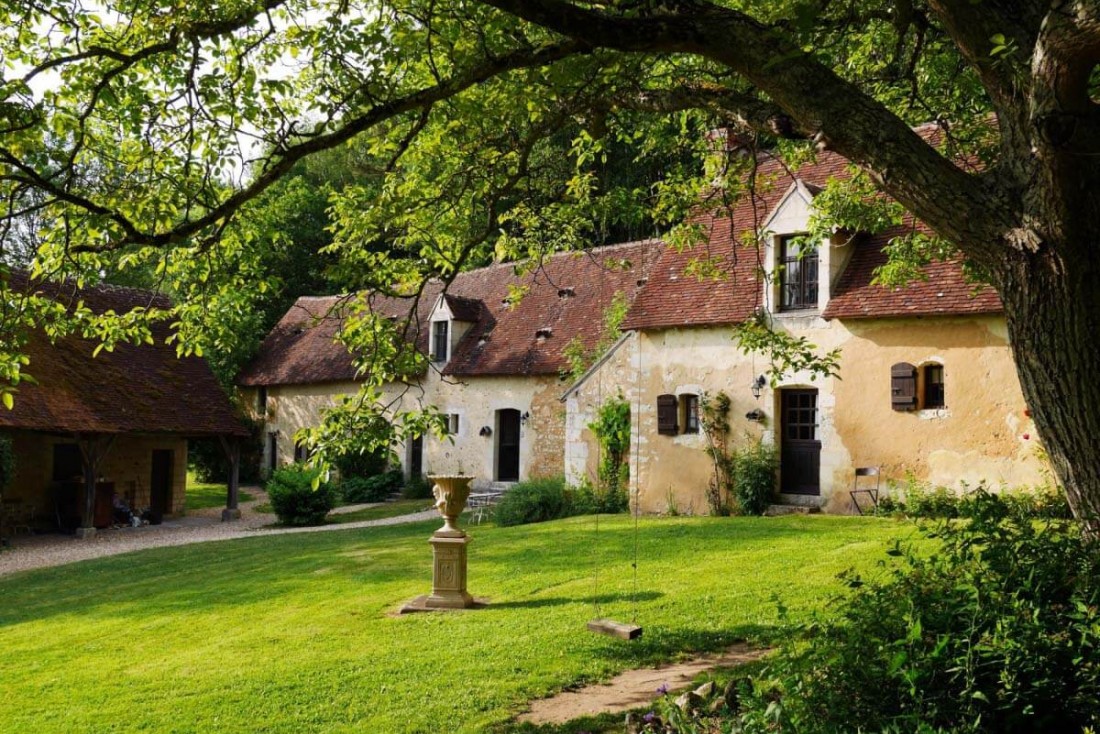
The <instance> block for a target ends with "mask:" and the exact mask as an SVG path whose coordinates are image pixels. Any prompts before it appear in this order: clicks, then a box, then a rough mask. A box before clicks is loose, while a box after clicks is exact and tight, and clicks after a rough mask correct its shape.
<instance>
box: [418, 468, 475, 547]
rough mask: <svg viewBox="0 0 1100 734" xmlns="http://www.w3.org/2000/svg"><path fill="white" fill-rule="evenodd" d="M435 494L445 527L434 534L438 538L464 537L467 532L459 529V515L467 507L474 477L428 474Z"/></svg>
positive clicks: (436, 504) (437, 507)
mask: <svg viewBox="0 0 1100 734" xmlns="http://www.w3.org/2000/svg"><path fill="white" fill-rule="evenodd" d="M428 481H430V482H431V483H432V485H433V486H432V494H433V495H435V508H436V509H437V510H439V514H440V515H442V516H443V527H441V528H440V529H439V530H436V531H435V533H434V534H433V535H434V536H435V537H437V538H463V537H465V536H466V533H465V532H464V531H462V530H459V529H458V524H457V523H458V516H459V515H461V514H462V511H463V510H465V509H466V500H467V499H469V497H470V483H471V482H472V481H474V478H473V477H469V476H462V475H459V474H454V475H441V476H435V475H428Z"/></svg>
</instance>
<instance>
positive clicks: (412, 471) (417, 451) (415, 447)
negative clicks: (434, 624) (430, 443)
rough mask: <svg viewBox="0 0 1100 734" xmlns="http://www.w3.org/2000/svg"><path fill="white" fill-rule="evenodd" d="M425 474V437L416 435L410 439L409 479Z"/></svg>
mask: <svg viewBox="0 0 1100 734" xmlns="http://www.w3.org/2000/svg"><path fill="white" fill-rule="evenodd" d="M422 476H424V437H423V436H414V437H413V438H410V439H409V479H419V478H420V477H422Z"/></svg>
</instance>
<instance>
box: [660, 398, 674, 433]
mask: <svg viewBox="0 0 1100 734" xmlns="http://www.w3.org/2000/svg"><path fill="white" fill-rule="evenodd" d="M678 409H679V401H678V400H677V399H676V396H675V395H658V396H657V433H660V434H661V435H663V436H675V435H676V434H677V433H679V423H678V422H677V418H678V416H677V415H676V413H677V412H678Z"/></svg>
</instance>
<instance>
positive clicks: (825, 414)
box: [563, 153, 1044, 512]
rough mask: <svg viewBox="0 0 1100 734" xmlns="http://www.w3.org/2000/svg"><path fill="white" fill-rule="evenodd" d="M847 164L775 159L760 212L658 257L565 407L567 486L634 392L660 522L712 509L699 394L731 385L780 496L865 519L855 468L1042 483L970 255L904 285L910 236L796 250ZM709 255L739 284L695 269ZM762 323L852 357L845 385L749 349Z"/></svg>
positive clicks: (640, 461)
mask: <svg viewBox="0 0 1100 734" xmlns="http://www.w3.org/2000/svg"><path fill="white" fill-rule="evenodd" d="M846 166H847V162H846V161H845V160H844V159H842V158H840V157H839V156H837V155H835V154H831V153H825V154H823V155H821V156H819V157H818V160H817V161H816V162H815V163H812V164H807V165H805V166H803V167H802V168H801V169H800V170H798V171H797V172H796V173H794V174H792V173H791V172H789V171H788V170H787V169H786V168H784V167H782V166H781V165H780V164H779V163H778V162H776V161H769V162H765V163H764V164H763V166H762V168H761V171H760V174H761V177H762V178H764V179H769V180H770V188H769V189H768V190H767V191H766V192H765V193H764V194H763V197H762V200H759V201H757V202H755V209H754V203H753V202H752V201H750V200H748V199H747V197H746V199H745V200H743V201H741V202H739V204H738V205H737V207H736V208H735V210H734V211H733V212H732V215H731V214H730V213H728V212H722V213H721V214H706V215H701V216H700V218H699V223H700V224H702V225H703V226H704V228H705V230H706V232H707V241H706V244H705V246H702V247H697V248H695V250H687V251H683V252H678V251H676V250H673V249H667V248H665V249H663V250H662V252H661V255H660V259H659V260H658V261H657V263H656V264H655V265H654V266H653V267H652V268H651V269H650V273H649V278H648V281H647V282H646V285H645V287H644V288H643V289H642V291H641V292H640V293H639V294H638V296H637V297H636V298H635V299H634V302H633V305H632V307H631V309H630V311H629V313H628V314H627V317H626V319H625V321H624V323H623V328H624V330H625V334H626V336H625V337H624V338H623V339H622V340H621V341H620V342H619V343H618V344H617V345H616V347H615V349H614V350H613V353H611V354H609V355H607V356H606V357H605V358H604V359H603V360H602V361H601V362H600V363H599V364H598V365H596V366H595V368H594V369H592V370H590V371H589V373H588V374H586V375H585V376H584V377H583V378H582V379H581V380H580V381H579V382H578V383H577V384H575V385H573V386H572V387H570V388H569V390H567V391H566V393H565V394H564V396H563V401H564V402H565V404H566V406H567V428H566V453H565V472H566V478H567V479H568V480H570V481H573V482H576V481H579V479H580V478H581V477H584V476H592V475H593V473H594V471H595V454H596V451H597V449H596V444H595V442H594V439H593V437H592V436H591V434H590V432H589V431H588V430H587V429H586V428H585V427H586V426H587V424H588V423H589V422H591V420H592V418H593V416H594V414H595V410H596V408H597V406H598V405H599V404H600V403H601V402H602V400H604V399H606V397H607V396H608V395H609V394H610V393H614V392H615V391H617V390H620V389H621V390H622V391H623V394H624V395H625V396H626V397H627V398H628V399H629V401H630V403H631V408H632V420H633V433H634V441H635V449H634V450H633V451H632V452H631V458H630V463H631V466H630V474H631V481H632V491H637V493H638V494H637V497H638V502H639V504H640V506H641V508H642V510H643V511H646V512H662V511H666V510H668V509H671V508H670V505H674V506H675V508H676V509H677V510H678V511H681V512H706V511H707V503H706V499H705V491H706V488H707V486H708V483H709V482H710V478H711V476H712V470H711V463H710V461H709V460H708V458H707V457H706V455H705V454H704V450H705V448H706V446H707V441H706V437H705V436H704V435H703V432H702V431H701V430H700V399H701V398H702V397H703V396H704V395H705V394H710V395H715V394H717V393H718V392H720V391H721V392H724V393H726V395H727V396H728V397H729V398H730V400H731V403H732V409H731V411H730V426H731V432H730V435H731V438H732V440H733V442H736V441H738V440H741V441H743V440H745V437H746V436H759V437H761V438H762V439H763V440H764V441H766V442H774V443H775V444H776V445H777V447H778V449H779V456H780V464H781V466H780V478H779V483H778V488H779V490H780V493H781V494H780V499H781V501H782V502H784V503H788V504H808V505H813V506H819V507H824V508H825V509H827V510H830V511H836V512H844V511H851V510H853V509H854V508H852V505H851V498H850V495H849V490H850V489H851V488H852V486H853V480H854V470H855V468H856V467H879V468H880V470H881V476H882V477H883V478H890V479H895V480H902V479H904V478H905V477H906V476H907V475H911V476H913V477H915V478H917V479H919V480H923V481H929V482H932V483H935V484H943V485H948V486H958V485H959V484H960V483H961V482H967V483H969V484H971V485H973V484H976V483H977V482H979V481H981V480H986V481H988V482H990V483H992V484H993V486H994V487H996V486H997V485H999V484H1001V483H1006V484H1009V485H1031V484H1037V483H1040V482H1042V481H1043V474H1042V472H1043V468H1044V464H1043V461H1042V459H1041V457H1040V453H1041V452H1040V450H1039V449H1038V446H1037V444H1036V440H1035V430H1034V426H1033V425H1032V423H1031V420H1030V418H1029V417H1028V412H1027V410H1026V407H1025V404H1024V400H1023V396H1022V393H1021V390H1020V385H1019V380H1018V378H1017V376H1016V370H1015V365H1014V362H1013V359H1012V356H1011V353H1010V349H1009V345H1008V336H1007V332H1006V326H1005V320H1004V316H1003V309H1002V306H1001V302H1000V300H999V298H998V297H997V295H996V294H995V293H994V292H993V291H992V290H991V289H988V288H983V289H980V290H978V291H976V292H975V291H974V285H973V284H971V283H968V282H967V281H965V280H964V277H963V273H962V269H961V267H960V266H959V264H958V263H956V262H944V263H934V264H931V265H928V266H926V267H925V268H924V275H925V276H926V278H925V279H924V280H922V281H917V282H914V283H912V284H910V285H909V286H908V287H905V288H900V289H886V288H884V287H882V286H879V285H876V284H873V283H872V280H873V278H874V274H875V270H876V268H878V267H879V266H880V265H882V264H884V263H885V261H886V255H885V254H884V252H883V246H884V245H885V244H887V242H888V241H889V239H890V238H891V237H893V236H896V235H899V234H902V233H904V228H903V229H898V230H895V231H889V232H883V233H880V234H878V235H876V236H869V235H865V234H859V233H856V234H855V235H853V234H851V233H837V234H835V235H834V236H833V237H832V238H830V239H829V240H828V241H823V242H818V243H814V245H815V246H814V247H806V246H805V245H803V246H802V248H801V249H802V254H801V256H799V254H798V252H797V251H795V247H794V246H792V241H793V240H794V239H795V238H796V237H798V236H799V235H802V234H804V233H806V232H807V225H808V222H809V217H810V214H811V212H812V207H813V201H814V196H815V195H816V193H817V192H819V191H820V190H821V188H820V187H822V186H824V184H825V183H826V181H827V180H828V179H829V178H830V177H842V176H846V175H848V174H847V172H846V171H847V168H846ZM754 222H759V223H761V225H762V226H759V227H756V226H754ZM919 226H920V225H919V224H918V223H913V222H909V223H908V227H909V228H913V227H919ZM758 233H759V234H758ZM756 243H759V246H757V244H756ZM701 253H702V254H705V255H706V257H708V258H710V259H712V260H715V259H716V260H717V261H718V262H720V263H721V267H720V270H721V271H722V272H723V273H724V274H725V277H723V278H721V279H719V280H713V279H710V280H700V279H698V278H696V277H692V276H691V275H688V274H687V273H686V270H687V269H688V266H689V264H690V262H691V260H692V258H693V257H696V258H697V257H698V256H699V255H700V254H701ZM761 313H762V314H765V315H766V318H767V319H768V320H769V321H770V323H771V324H772V326H773V328H774V329H778V330H782V331H785V332H788V333H789V334H791V335H793V336H795V337H806V338H807V340H808V341H809V342H810V343H812V344H815V345H817V348H818V351H819V352H821V353H824V352H826V351H829V350H832V349H834V348H839V349H840V370H839V376H837V377H829V378H824V379H822V378H816V379H815V377H814V376H813V375H812V374H809V373H805V372H802V373H795V374H772V372H771V371H770V365H769V364H768V362H767V360H766V359H764V358H763V357H762V356H761V355H758V354H757V355H753V354H748V355H746V354H744V353H742V351H741V350H740V349H739V348H738V347H737V346H736V345H735V344H734V343H733V341H732V340H731V329H730V327H731V325H733V324H737V323H740V322H743V321H745V320H746V319H750V318H754V317H757V316H758V315H759V314H761ZM754 393H758V395H755V394H754Z"/></svg>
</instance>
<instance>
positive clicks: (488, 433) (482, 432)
mask: <svg viewBox="0 0 1100 734" xmlns="http://www.w3.org/2000/svg"><path fill="white" fill-rule="evenodd" d="M477 435H479V436H492V435H493V429H492V428H490V427H489V426H482V427H481V430H480V431H478V432H477Z"/></svg>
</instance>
